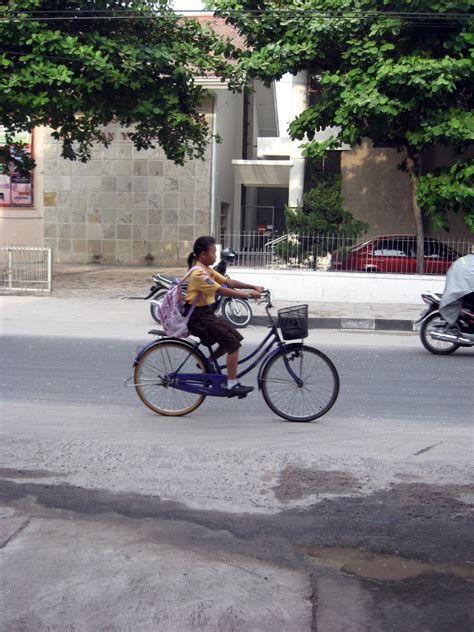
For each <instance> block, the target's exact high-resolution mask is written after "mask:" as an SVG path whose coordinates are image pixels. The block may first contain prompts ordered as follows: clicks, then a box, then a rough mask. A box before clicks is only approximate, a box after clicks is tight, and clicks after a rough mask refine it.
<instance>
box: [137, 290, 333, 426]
mask: <svg viewBox="0 0 474 632" xmlns="http://www.w3.org/2000/svg"><path fill="white" fill-rule="evenodd" d="M261 302H265V303H266V305H265V311H266V313H267V316H268V319H269V325H268V326H269V329H270V331H269V332H268V333H267V335H266V336H265V337H264V339H263V340H262V341H261V342H260V344H259V345H258V347H257V349H255V350H254V351H253V352H251V353H250V354H248V355H247V356H245V357H244V358H242V359H241V360H239V365H247V366H246V367H245V368H243V370H242V371H241V372H240V373H238V375H237V377H238V378H241V377H243V376H244V375H246V374H247V373H249V372H250V371H251V370H252V369H254V368H256V367H257V366H258V365H260V367H259V372H258V377H257V384H258V389H259V390H261V391H262V395H263V398H264V400H265V402H266V403H267V405H268V406H269V407H270V408H271V410H272V411H273V412H274V413H276V414H277V415H279V416H280V417H282V418H283V419H286V420H287V421H303V422H307V421H313V420H314V419H317V418H318V417H321V416H322V415H324V414H325V413H327V412H328V411H329V410H330V409H331V408H332V406H333V405H334V403H335V401H336V399H337V396H338V393H339V376H338V373H337V370H336V367H335V366H334V364H333V362H332V361H331V360H330V359H329V358H328V357H327V356H326V355H325V354H324V353H322V352H321V351H319V350H318V349H315V348H314V347H310V346H308V345H305V344H303V339H304V338H306V337H307V335H308V306H307V305H295V306H292V307H287V308H284V309H280V310H278V318H277V319H275V317H274V316H272V314H271V313H270V309H271V308H272V307H273V305H272V303H271V294H270V291H269V290H264V292H263V293H262V299H261ZM279 329H280V330H281V336H280V334H279V332H278V330H279ZM149 333H151V334H154V335H158V336H160V339H159V340H154V341H153V342H151V343H149V344H147V345H145V346H144V347H142V348H141V349H140V350H139V351H138V353H137V355H136V357H135V360H134V363H133V367H134V372H133V375H132V376H131V377H130V378H128V380H126V384H127V385H130V386H134V387H135V389H136V392H137V394H138V396H139V398H140V399H141V401H142V402H143V403H144V404H145V406H147V407H148V408H150V409H151V410H152V411H154V412H155V413H158V414H160V415H166V416H181V415H187V414H189V413H191V412H193V411H194V410H196V409H197V408H198V407H199V406H200V405H201V404H202V403H203V401H204V400H205V398H206V397H226V391H225V386H226V381H227V377H226V375H225V374H224V373H223V372H222V370H223V369H224V368H225V367H224V366H223V365H219V363H218V361H217V359H216V357H215V355H214V353H213V350H212V347H207V350H208V355H206V354H205V353H204V352H203V350H202V349H201V348H200V347H201V345H202V343H201V342H195V341H194V340H192V339H190V338H169V337H166V336H165V335H164V332H162V331H159V330H151V331H150V332H149ZM296 339H301V341H299V342H291V341H292V340H296ZM288 341H290V342H288ZM252 360H253V361H252ZM249 362H250V364H248V363H249ZM131 380H133V384H128V382H130V381H131Z"/></svg>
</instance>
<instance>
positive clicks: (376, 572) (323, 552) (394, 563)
mask: <svg viewBox="0 0 474 632" xmlns="http://www.w3.org/2000/svg"><path fill="white" fill-rule="evenodd" d="M298 548H299V549H300V550H301V551H303V552H304V553H306V555H308V556H309V557H311V558H313V559H314V560H315V561H318V562H320V563H321V564H326V565H329V566H333V567H335V568H337V569H338V570H341V571H343V572H346V573H351V574H352V575H357V576H358V577H363V578H365V579H376V580H380V581H401V580H404V579H411V578H414V577H419V576H420V575H426V574H429V573H442V574H445V575H455V576H457V577H465V578H474V564H469V563H466V564H460V563H457V564H442V563H435V562H433V563H430V562H421V561H418V560H409V559H407V558H404V557H399V556H396V555H383V554H377V553H369V552H368V551H362V550H360V549H350V548H345V547H314V546H306V545H305V546H300V547H298Z"/></svg>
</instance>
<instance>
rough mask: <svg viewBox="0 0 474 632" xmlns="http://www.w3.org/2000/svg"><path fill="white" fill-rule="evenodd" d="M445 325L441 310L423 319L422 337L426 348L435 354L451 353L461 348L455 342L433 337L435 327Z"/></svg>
mask: <svg viewBox="0 0 474 632" xmlns="http://www.w3.org/2000/svg"><path fill="white" fill-rule="evenodd" d="M445 325H446V321H445V320H443V318H441V314H440V313H439V312H434V313H433V314H431V316H428V318H427V319H426V320H425V321H423V324H422V325H421V327H420V338H421V342H422V344H423V346H424V348H425V349H426V350H427V351H429V352H430V353H434V354H435V355H449V354H450V353H454V352H455V351H456V349H459V347H460V345H458V344H456V343H455V342H447V341H444V340H436V338H432V337H431V332H432V331H433V329H435V328H436V329H438V328H439V327H444V326H445Z"/></svg>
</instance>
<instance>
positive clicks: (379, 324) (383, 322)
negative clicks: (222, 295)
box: [251, 315, 415, 332]
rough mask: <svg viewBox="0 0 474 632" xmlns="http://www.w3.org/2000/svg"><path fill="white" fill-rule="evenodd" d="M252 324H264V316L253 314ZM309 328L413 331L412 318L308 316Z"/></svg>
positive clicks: (265, 323) (266, 322)
mask: <svg viewBox="0 0 474 632" xmlns="http://www.w3.org/2000/svg"><path fill="white" fill-rule="evenodd" d="M251 324H252V325H256V326H265V325H267V324H268V319H267V317H266V316H255V315H254V317H253V318H252V321H251ZM308 327H309V329H344V330H345V329H363V330H366V331H411V332H413V331H415V323H414V321H412V320H403V319H394V318H333V317H328V318H312V317H311V316H310V317H309V318H308Z"/></svg>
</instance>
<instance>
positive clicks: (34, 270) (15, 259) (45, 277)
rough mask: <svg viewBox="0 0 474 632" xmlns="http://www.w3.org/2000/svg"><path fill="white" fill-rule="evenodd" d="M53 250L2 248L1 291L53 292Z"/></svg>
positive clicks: (0, 251)
mask: <svg viewBox="0 0 474 632" xmlns="http://www.w3.org/2000/svg"><path fill="white" fill-rule="evenodd" d="M51 261H52V257H51V249H50V248H37V247H30V246H1V247H0V291H4V292H5V291H6V292H51V289H52V270H51Z"/></svg>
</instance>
